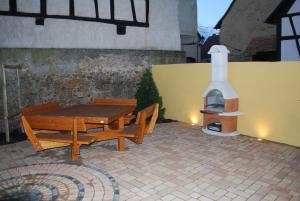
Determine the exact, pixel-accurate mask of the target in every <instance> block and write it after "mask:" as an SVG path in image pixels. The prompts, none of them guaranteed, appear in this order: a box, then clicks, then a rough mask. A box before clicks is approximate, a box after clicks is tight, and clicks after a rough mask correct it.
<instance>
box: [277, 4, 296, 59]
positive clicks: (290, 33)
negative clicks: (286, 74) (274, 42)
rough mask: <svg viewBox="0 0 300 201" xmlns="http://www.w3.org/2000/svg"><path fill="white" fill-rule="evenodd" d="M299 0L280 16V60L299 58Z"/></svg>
mask: <svg viewBox="0 0 300 201" xmlns="http://www.w3.org/2000/svg"><path fill="white" fill-rule="evenodd" d="M299 44H300V0H296V1H295V2H294V4H293V5H292V6H291V8H290V9H289V11H288V12H287V14H286V15H285V16H284V17H282V18H281V37H280V45H281V48H280V51H281V60H282V61H287V60H300V45H299Z"/></svg>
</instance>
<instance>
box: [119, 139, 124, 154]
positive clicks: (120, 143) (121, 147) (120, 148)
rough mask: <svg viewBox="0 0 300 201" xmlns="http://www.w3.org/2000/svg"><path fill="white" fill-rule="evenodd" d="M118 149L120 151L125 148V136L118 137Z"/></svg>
mask: <svg viewBox="0 0 300 201" xmlns="http://www.w3.org/2000/svg"><path fill="white" fill-rule="evenodd" d="M118 150H119V151H124V150H125V137H118Z"/></svg>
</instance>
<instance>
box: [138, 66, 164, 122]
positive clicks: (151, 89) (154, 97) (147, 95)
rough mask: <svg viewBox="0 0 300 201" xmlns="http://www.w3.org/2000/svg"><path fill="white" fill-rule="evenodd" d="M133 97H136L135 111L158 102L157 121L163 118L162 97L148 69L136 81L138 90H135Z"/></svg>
mask: <svg viewBox="0 0 300 201" xmlns="http://www.w3.org/2000/svg"><path fill="white" fill-rule="evenodd" d="M135 98H136V99H137V107H136V111H137V112H138V111H140V110H142V109H144V108H146V107H148V106H150V105H152V104H153V103H158V104H159V111H158V118H157V121H158V122H162V121H163V120H164V113H165V108H163V101H162V97H161V96H160V95H159V93H158V89H157V87H156V85H155V82H154V80H153V77H152V73H151V71H150V70H149V69H147V70H146V72H145V73H144V75H143V77H142V79H141V81H140V82H139V83H138V90H137V91H136V94H135Z"/></svg>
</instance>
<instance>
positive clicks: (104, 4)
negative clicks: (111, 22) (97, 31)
mask: <svg viewBox="0 0 300 201" xmlns="http://www.w3.org/2000/svg"><path fill="white" fill-rule="evenodd" d="M98 10H99V16H100V18H105V19H109V18H110V0H98Z"/></svg>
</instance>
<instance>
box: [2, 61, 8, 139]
mask: <svg viewBox="0 0 300 201" xmlns="http://www.w3.org/2000/svg"><path fill="white" fill-rule="evenodd" d="M2 78H3V110H4V118H3V119H4V126H5V140H6V142H10V136H9V126H8V108H7V91H6V76H5V68H4V65H3V64H2Z"/></svg>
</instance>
